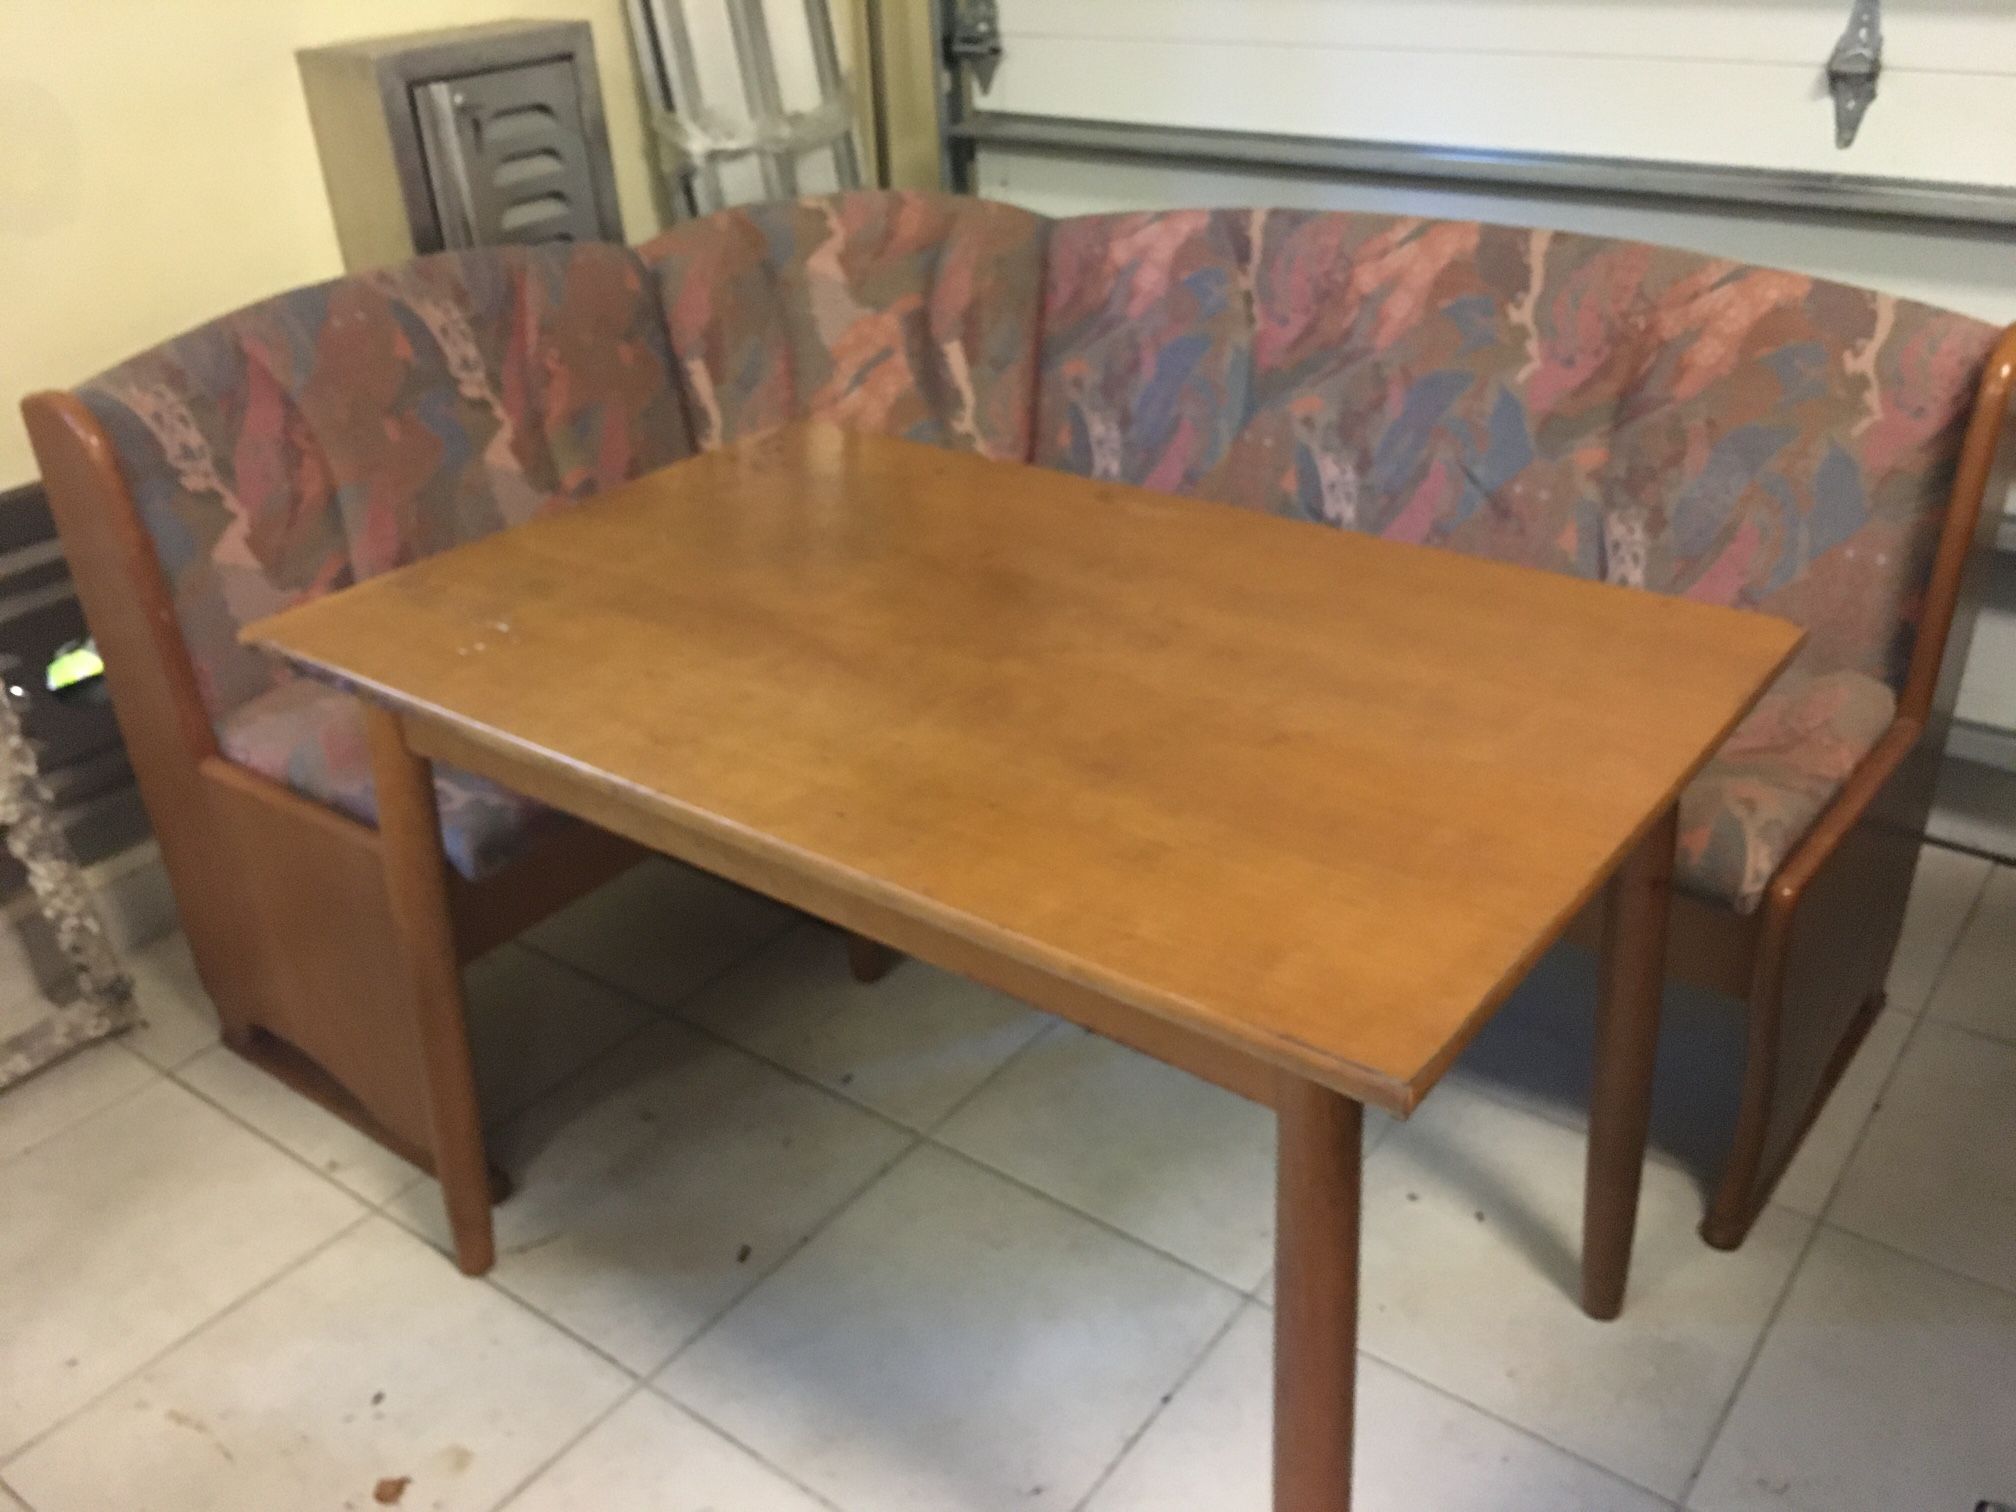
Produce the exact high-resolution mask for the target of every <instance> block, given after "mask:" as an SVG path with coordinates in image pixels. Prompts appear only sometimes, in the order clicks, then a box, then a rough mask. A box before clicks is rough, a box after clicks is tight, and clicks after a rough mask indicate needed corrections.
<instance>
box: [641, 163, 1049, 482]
mask: <svg viewBox="0 0 2016 1512" xmlns="http://www.w3.org/2000/svg"><path fill="white" fill-rule="evenodd" d="M1047 225H1048V223H1047V222H1045V221H1044V220H1042V219H1041V218H1039V217H1037V216H1034V215H1030V214H1028V213H1026V212H1024V211H1021V210H1016V209H1012V208H1010V207H1009V206H1006V205H996V204H989V203H988V202H986V201H984V200H973V199H962V198H955V197H952V196H949V195H933V194H910V193H866V194H845V195H835V196H829V197H827V198H823V199H805V200H798V201H795V202H790V203H783V204H772V205H752V206H749V207H746V208H741V209H734V210H727V211H723V212H720V213H719V214H715V215H710V216H707V217H706V218H705V219H702V220H697V221H693V222H690V223H689V224H687V225H684V226H680V227H678V228H677V229H675V230H673V231H670V232H668V233H667V234H665V235H664V236H661V237H659V238H658V239H657V240H655V241H652V242H648V243H646V244H645V245H644V246H643V247H641V248H639V254H640V255H641V256H642V257H643V259H644V260H645V262H646V263H648V264H650V266H651V268H652V271H653V273H654V275H655V276H656V277H657V279H658V280H659V285H660V289H661V293H662V296H663V299H664V306H665V322H666V327H667V330H668V331H669V333H670V336H671V342H672V350H673V353H674V355H675V356H676V358H677V360H678V364H679V368H680V372H681V375H682V377H683V378H684V380H685V385H686V395H687V400H688V403H689V404H690V405H691V406H692V412H693V419H694V426H695V429H696V431H697V432H698V436H699V440H700V442H701V444H702V445H703V446H707V447H714V446H720V445H723V444H724V443H726V442H729V441H733V440H736V439H738V438H740V437H742V436H746V435H749V434H751V433H752V432H755V431H759V430H763V429H766V428H768V427H770V426H774V425H780V424H782V423H783V422H785V421H786V420H793V419H798V418H802V417H805V416H819V417H822V418H825V419H830V420H833V421H836V422H838V423H840V424H842V425H846V426H850V427H852V428H854V429H857V430H869V431H875V432H878V433H881V434H884V435H892V436H902V437H906V438H908V439H910V440H913V441H927V442H932V443H935V444H937V445H940V446H951V447H958V448H960V449H963V450H972V451H977V452H980V453H982V454H983V455H986V456H991V457H1012V458H1016V459H1022V458H1026V457H1027V456H1028V455H1029V426H1030V412H1031V401H1032V397H1033V395H1034V392H1035V382H1036V312H1037V305H1038V301H1039V299H1040V296H1041V289H1042V277H1043V248H1044V240H1045V231H1046V228H1047Z"/></svg>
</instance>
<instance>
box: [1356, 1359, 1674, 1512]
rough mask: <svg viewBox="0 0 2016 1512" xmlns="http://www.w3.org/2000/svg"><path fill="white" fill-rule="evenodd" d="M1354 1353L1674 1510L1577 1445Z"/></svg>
mask: <svg viewBox="0 0 2016 1512" xmlns="http://www.w3.org/2000/svg"><path fill="white" fill-rule="evenodd" d="M1358 1353H1359V1354H1360V1355H1361V1356H1363V1357H1364V1358H1365V1359H1368V1360H1372V1361H1374V1362H1376V1363H1377V1364H1379V1365H1381V1366H1383V1367H1384V1368H1385V1369H1387V1370H1390V1371H1392V1372H1393V1373H1394V1374H1395V1375H1400V1376H1405V1377H1406V1378H1407V1379H1408V1380H1410V1381H1412V1382H1413V1383H1414V1384H1415V1385H1416V1386H1419V1387H1421V1388H1422V1389H1423V1390H1425V1391H1432V1392H1433V1393H1434V1394H1435V1395H1436V1396H1439V1397H1441V1398H1442V1399H1443V1400H1444V1401H1447V1402H1454V1403H1456V1404H1457V1405H1458V1406H1459V1407H1463V1408H1466V1409H1468V1410H1469V1411H1471V1412H1474V1413H1476V1414H1478V1416H1480V1417H1485V1418H1489V1419H1490V1420H1491V1421H1492V1422H1494V1423H1496V1424H1497V1425H1498V1426H1499V1427H1501V1428H1503V1429H1506V1430H1507V1431H1508V1432H1511V1433H1516V1434H1517V1435H1519V1437H1521V1438H1523V1439H1530V1440H1531V1441H1532V1442H1533V1443H1536V1444H1541V1445H1544V1446H1545V1447H1546V1448H1549V1449H1552V1450H1553V1451H1554V1452H1555V1453H1556V1454H1559V1455H1562V1456H1563V1457H1565V1458H1567V1459H1571V1460H1573V1461H1575V1463H1576V1464H1578V1465H1583V1466H1586V1467H1587V1468H1589V1469H1591V1470H1594V1471H1596V1472H1597V1473H1598V1474H1599V1475H1605V1476H1608V1477H1609V1478H1610V1479H1611V1480H1614V1481H1616V1482H1618V1483H1619V1484H1620V1485H1625V1486H1629V1487H1630V1488H1631V1489H1632V1490H1634V1491H1642V1492H1644V1493H1645V1494H1646V1495H1647V1496H1649V1497H1651V1498H1652V1499H1653V1500H1654V1501H1658V1502H1664V1503H1665V1504H1666V1505H1667V1506H1669V1507H1671V1508H1673V1509H1674V1512H1678V1509H1679V1506H1680V1503H1679V1502H1678V1501H1677V1500H1676V1499H1674V1498H1673V1497H1670V1496H1668V1495H1667V1494H1666V1493H1665V1492H1663V1491H1655V1490H1654V1489H1653V1488H1652V1487H1650V1486H1648V1485H1646V1484H1645V1483H1644V1482H1643V1481H1641V1480H1636V1479H1634V1478H1632V1477H1631V1476H1628V1475H1626V1474H1625V1473H1624V1472H1623V1471H1621V1470H1618V1469H1615V1468H1613V1467H1612V1466H1609V1465H1606V1464H1604V1463H1603V1462H1602V1461H1600V1460H1595V1459H1591V1458H1590V1457H1589V1456H1588V1455H1587V1454H1584V1453H1583V1452H1582V1451H1581V1450H1579V1449H1571V1448H1570V1447H1569V1446H1568V1445H1566V1444H1563V1443H1561V1442H1559V1441H1558V1440H1555V1439H1553V1438H1550V1437H1548V1436H1547V1435H1546V1434H1544V1433H1541V1432H1540V1431H1539V1430H1537V1429H1534V1428H1529V1427H1527V1426H1526V1425H1525V1424H1524V1423H1521V1422H1517V1421H1515V1420H1514V1419H1512V1418H1509V1417H1507V1416H1505V1414H1504V1413H1502V1412H1499V1411H1498V1410H1497V1409H1496V1408H1493V1407H1490V1406H1487V1405H1486V1404H1485V1403H1483V1402H1473V1401H1472V1400H1470V1398H1469V1397H1466V1396H1464V1395H1462V1394H1461V1393H1460V1392H1455V1391H1451V1390H1450V1389H1449V1388H1448V1387H1447V1386H1443V1385H1441V1384H1439V1383H1437V1382H1435V1381H1432V1380H1430V1379H1429V1378H1428V1377H1427V1376H1424V1375H1422V1374H1421V1373H1420V1372H1418V1371H1416V1370H1412V1369H1410V1368H1408V1367H1407V1366H1405V1365H1402V1364H1400V1363H1398V1362H1397V1361H1394V1360H1389V1359H1388V1358H1387V1357H1386V1356H1385V1355H1382V1354H1380V1353H1378V1352H1377V1351H1376V1350H1372V1349H1368V1348H1366V1347H1365V1346H1364V1345H1363V1344H1362V1343H1361V1344H1360V1345H1359V1346H1358Z"/></svg>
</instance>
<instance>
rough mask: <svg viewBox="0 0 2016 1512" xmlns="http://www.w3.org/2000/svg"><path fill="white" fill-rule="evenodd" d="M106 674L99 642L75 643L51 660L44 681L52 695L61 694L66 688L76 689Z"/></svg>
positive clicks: (44, 674)
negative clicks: (99, 651)
mask: <svg viewBox="0 0 2016 1512" xmlns="http://www.w3.org/2000/svg"><path fill="white" fill-rule="evenodd" d="M104 674H105V663H104V660H103V659H102V658H101V657H100V656H99V655H98V644H97V642H96V641H88V640H86V641H75V642H72V643H71V644H70V645H67V646H65V647H64V648H63V649H62V650H61V651H58V652H57V653H56V654H55V655H54V656H52V657H51V658H50V659H49V665H48V667H47V668H46V669H45V670H44V672H43V674H42V680H43V683H44V685H45V686H47V688H48V689H49V691H50V692H51V693H61V692H62V691H63V690H64V689H65V688H74V687H76V686H77V684H79V683H83V682H89V681H90V680H91V679H92V678H94V677H102V676H104Z"/></svg>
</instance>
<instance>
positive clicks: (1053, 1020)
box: [920, 998, 1070, 1148]
mask: <svg viewBox="0 0 2016 1512" xmlns="http://www.w3.org/2000/svg"><path fill="white" fill-rule="evenodd" d="M1015 1001H1017V1002H1021V999H1019V998H1017V999H1016V1000H1015ZM1022 1006H1023V1007H1024V1008H1027V1009H1028V1010H1029V1011H1030V1012H1031V1013H1040V1014H1042V1015H1043V1017H1045V1018H1046V1019H1049V1020H1050V1022H1049V1023H1047V1024H1045V1025H1043V1027H1042V1028H1040V1029H1038V1030H1037V1031H1036V1032H1035V1033H1034V1034H1032V1035H1030V1036H1029V1038H1027V1039H1026V1040H1024V1041H1023V1042H1022V1043H1021V1044H1019V1045H1017V1046H1016V1047H1015V1049H1014V1051H1013V1052H1012V1053H1011V1054H1010V1055H1008V1056H1007V1057H1006V1058H1005V1059H1004V1060H1003V1061H1002V1062H1001V1064H1000V1065H998V1066H996V1067H995V1068H994V1069H993V1070H992V1071H989V1072H988V1073H987V1074H986V1075H985V1076H983V1077H981V1078H980V1080H979V1081H978V1082H976V1083H975V1084H974V1085H973V1087H972V1089H971V1090H969V1091H968V1092H967V1093H966V1095H965V1096H963V1097H961V1098H959V1099H958V1100H957V1101H956V1102H954V1103H953V1104H952V1106H951V1107H949V1108H947V1109H946V1110H945V1111H944V1112H943V1113H941V1114H939V1115H938V1117H937V1118H935V1119H933V1120H932V1122H931V1127H930V1128H928V1129H924V1130H922V1131H920V1132H922V1134H923V1136H924V1137H925V1138H926V1139H928V1140H930V1141H931V1142H932V1143H933V1144H938V1143H939V1140H938V1135H939V1134H940V1133H941V1132H942V1131H943V1130H944V1128H945V1126H946V1125H947V1124H949V1123H951V1122H952V1120H953V1119H955V1118H957V1117H958V1116H959V1115H960V1114H961V1113H963V1112H965V1111H966V1109H967V1107H968V1106H969V1105H970V1104H971V1103H972V1102H973V1101H974V1100H975V1099H977V1098H978V1097H979V1096H980V1094H981V1093H983V1092H985V1091H986V1090H987V1089H988V1088H989V1087H991V1086H993V1085H994V1084H995V1083H996V1082H997V1081H999V1080H1001V1078H1002V1077H1004V1076H1006V1075H1007V1074H1008V1068H1009V1067H1010V1066H1013V1065H1015V1064H1016V1063H1017V1062H1018V1061H1021V1060H1022V1059H1023V1058H1024V1057H1025V1056H1028V1055H1030V1054H1032V1053H1033V1052H1034V1051H1035V1049H1036V1047H1037V1046H1038V1045H1040V1044H1042V1043H1043V1041H1045V1040H1046V1039H1048V1038H1050V1036H1051V1035H1053V1034H1055V1033H1057V1032H1058V1030H1060V1029H1061V1028H1063V1026H1064V1025H1066V1024H1067V1023H1069V1022H1070V1020H1068V1019H1062V1018H1059V1017H1058V1016H1057V1015H1056V1014H1054V1013H1046V1012H1044V1010H1043V1009H1041V1008H1037V1007H1034V1006H1033V1005H1031V1004H1028V1003H1023V1004H1022ZM941 1148H942V1146H941Z"/></svg>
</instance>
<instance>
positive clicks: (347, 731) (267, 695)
mask: <svg viewBox="0 0 2016 1512" xmlns="http://www.w3.org/2000/svg"><path fill="white" fill-rule="evenodd" d="M217 744H218V748H219V749H220V750H222V751H223V752H224V754H225V755H226V756H228V757H230V758H231V759H232V760H233V761H235V762H237V763H238V764H239V765H240V766H245V767H250V768H251V769H252V770H253V771H255V772H257V773H259V774H260V775H261V776H264V777H270V778H272V779H273V780H274V781H275V782H279V783H284V784H285V785H286V786H288V787H290V788H292V789H293V790H294V791H295V792H297V793H300V794H303V795H304V796H306V797H309V798H314V799H318V800H320V801H321V802H323V803H326V804H328V805H329V806H330V807H331V808H333V809H339V810H341V811H342V812H343V813H346V814H348V815H349V816H350V817H351V818H352V819H357V820H361V821H362V822H364V823H365V824H376V823H377V822H378V799H377V795H376V794H375V793H373V791H372V789H371V752H370V749H369V747H368V746H367V745H366V743H365V739H364V721H363V720H362V718H361V717H360V716H359V713H358V708H357V702H356V700H355V699H353V698H352V697H351V696H350V695H349V694H348V693H344V692H341V691H339V690H338V689H335V688H331V687H325V686H324V685H323V684H321V683H317V682H310V681H309V680H308V679H306V678H298V677H297V678H291V679H289V680H287V681H284V682H282V683H281V684H280V685H279V686H278V687H275V688H269V689H268V690H267V691H266V692H264V693H261V694H260V695H259V696H258V697H256V698H251V699H248V700H246V701H245V702H244V703H242V704H240V705H239V706H238V707H237V708H235V709H233V710H232V711H231V712H230V713H229V714H227V715H225V716H224V719H223V721H222V722H221V724H220V725H219V726H218V730H217ZM434 797H435V801H436V803H437V804H438V805H439V806H440V810H441V840H442V848H443V849H444V850H445V851H446V852H447V854H448V860H449V862H450V863H451V864H452V865H453V866H454V868H455V869H456V870H457V871H459V872H460V873H462V875H463V876H465V877H468V878H469V879H470V880H471V881H475V880H478V879H480V878H483V877H487V876H488V875H490V873H492V872H494V871H496V870H497V869H498V868H499V867H501V866H503V865H504V864H505V863H506V862H508V861H510V860H512V859H513V858H514V857H516V856H517V855H518V854H519V853H520V852H521V851H522V850H524V849H525V847H526V846H527V845H528V844H530V843H531V841H532V840H533V838H534V837H535V836H536V835H537V833H538V830H539V828H540V826H541V824H542V823H543V822H544V821H545V820H546V819H548V818H550V817H551V815H550V813H549V812H548V811H547V810H544V809H541V808H540V806H539V805H538V804H536V803H534V802H533V801H532V800H531V799H529V798H521V797H519V796H518V795H517V794H516V793H511V792H507V791H506V790H505V789H503V788H501V787H498V786H497V785H496V784H495V783H494V782H490V781H488V780H487V779H485V778H482V777H478V776H476V775H475V774H473V773H470V772H464V771H460V770H458V769H456V768H454V767H446V766H437V767H436V768H435V769H434Z"/></svg>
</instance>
